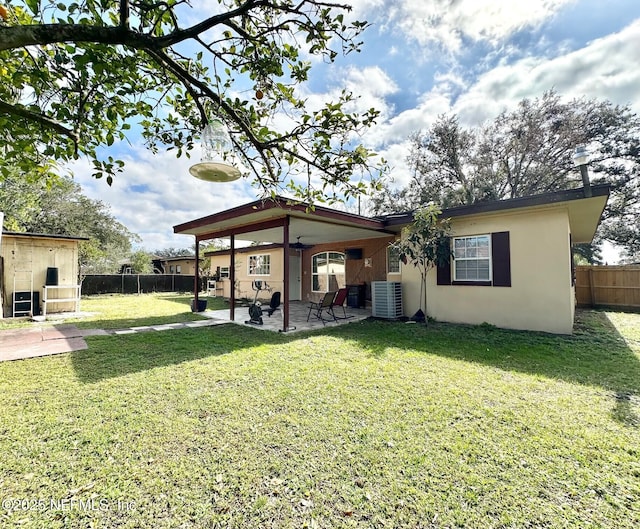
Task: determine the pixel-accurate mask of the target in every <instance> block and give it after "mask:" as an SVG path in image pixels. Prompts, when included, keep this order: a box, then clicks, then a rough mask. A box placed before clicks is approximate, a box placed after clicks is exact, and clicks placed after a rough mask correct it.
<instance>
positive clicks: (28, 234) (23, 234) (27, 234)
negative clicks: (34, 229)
mask: <svg viewBox="0 0 640 529" xmlns="http://www.w3.org/2000/svg"><path fill="white" fill-rule="evenodd" d="M2 235H14V236H17V237H33V238H40V239H63V240H67V241H88V240H89V237H79V236H74V235H53V234H48V233H31V232H20V231H5V230H2Z"/></svg>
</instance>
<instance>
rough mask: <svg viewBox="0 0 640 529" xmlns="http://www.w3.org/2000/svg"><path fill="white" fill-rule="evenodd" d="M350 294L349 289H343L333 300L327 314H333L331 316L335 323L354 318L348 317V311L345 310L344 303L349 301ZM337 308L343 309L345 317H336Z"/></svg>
mask: <svg viewBox="0 0 640 529" xmlns="http://www.w3.org/2000/svg"><path fill="white" fill-rule="evenodd" d="M348 292H349V290H348V289H347V288H341V289H340V290H338V293H337V294H336V297H335V298H334V299H333V302H332V303H331V306H330V307H329V308H328V309H327V312H328V313H329V314H331V316H332V317H333V319H334V320H335V321H338V320H347V319H349V318H353V316H347V311H346V310H345V308H344V302H345V301H346V300H347V293H348ZM335 307H340V308H341V309H342V314H343V316H336V313H335V312H334V308H335Z"/></svg>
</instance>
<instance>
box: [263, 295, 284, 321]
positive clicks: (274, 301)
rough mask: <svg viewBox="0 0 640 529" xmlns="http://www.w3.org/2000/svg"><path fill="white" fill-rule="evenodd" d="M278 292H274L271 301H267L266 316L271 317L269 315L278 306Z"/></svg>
mask: <svg viewBox="0 0 640 529" xmlns="http://www.w3.org/2000/svg"><path fill="white" fill-rule="evenodd" d="M280 297H281V294H280V292H274V293H273V295H272V296H271V301H270V302H269V308H268V309H266V312H267V316H269V317H271V315H272V314H273V313H274V312H275V311H276V310H278V309H279V308H280Z"/></svg>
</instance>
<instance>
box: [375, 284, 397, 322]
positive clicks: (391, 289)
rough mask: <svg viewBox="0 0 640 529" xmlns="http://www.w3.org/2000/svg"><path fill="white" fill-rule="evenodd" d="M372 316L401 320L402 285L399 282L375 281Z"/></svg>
mask: <svg viewBox="0 0 640 529" xmlns="http://www.w3.org/2000/svg"><path fill="white" fill-rule="evenodd" d="M371 300H372V311H371V315H372V316H373V317H374V318H387V319H396V318H401V317H402V315H403V312H402V283H400V282H399V281H374V282H373V283H371Z"/></svg>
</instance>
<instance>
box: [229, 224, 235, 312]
mask: <svg viewBox="0 0 640 529" xmlns="http://www.w3.org/2000/svg"><path fill="white" fill-rule="evenodd" d="M230 242H231V261H230V263H229V265H230V266H229V282H230V283H231V288H230V289H229V290H230V291H231V295H230V297H229V319H230V320H231V321H235V319H236V238H235V235H233V234H232V235H231V237H230Z"/></svg>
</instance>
